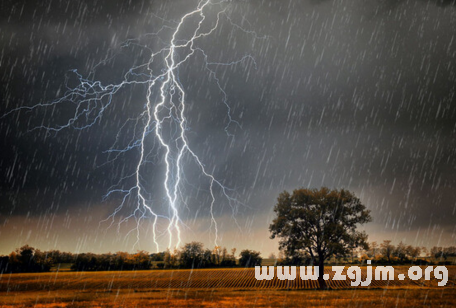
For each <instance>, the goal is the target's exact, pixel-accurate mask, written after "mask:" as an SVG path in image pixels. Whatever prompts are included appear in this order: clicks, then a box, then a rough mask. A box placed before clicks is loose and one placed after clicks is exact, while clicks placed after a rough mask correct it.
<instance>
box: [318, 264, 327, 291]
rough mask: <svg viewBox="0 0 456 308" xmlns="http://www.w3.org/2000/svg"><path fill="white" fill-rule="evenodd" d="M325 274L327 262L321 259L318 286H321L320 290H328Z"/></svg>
mask: <svg viewBox="0 0 456 308" xmlns="http://www.w3.org/2000/svg"><path fill="white" fill-rule="evenodd" d="M324 274H325V261H324V259H323V258H319V260H318V284H319V286H320V290H326V289H327V286H326V280H324V279H323V275H324Z"/></svg>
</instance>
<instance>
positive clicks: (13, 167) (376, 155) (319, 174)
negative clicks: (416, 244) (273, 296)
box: [0, 0, 456, 232]
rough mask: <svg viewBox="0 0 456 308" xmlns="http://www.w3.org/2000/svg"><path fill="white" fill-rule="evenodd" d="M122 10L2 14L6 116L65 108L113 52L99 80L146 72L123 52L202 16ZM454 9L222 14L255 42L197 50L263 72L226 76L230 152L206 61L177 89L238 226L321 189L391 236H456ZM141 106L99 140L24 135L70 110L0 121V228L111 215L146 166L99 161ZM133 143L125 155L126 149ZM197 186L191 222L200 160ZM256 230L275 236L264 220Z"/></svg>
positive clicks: (124, 110) (133, 106)
mask: <svg viewBox="0 0 456 308" xmlns="http://www.w3.org/2000/svg"><path fill="white" fill-rule="evenodd" d="M126 3H127V2H125V1H101V2H97V3H93V2H89V1H82V2H80V1H79V2H76V1H44V2H43V1H42V2H39V3H38V4H36V3H35V2H32V1H22V2H20V1H19V2H13V1H10V2H8V1H4V2H2V4H1V5H2V9H1V10H0V66H1V67H2V70H1V72H0V79H1V81H2V85H1V93H0V95H1V96H0V97H1V100H2V105H1V106H0V113H4V112H6V111H8V110H10V109H12V108H14V107H17V106H23V105H27V106H30V105H32V104H34V103H38V102H47V101H51V100H52V99H55V98H56V97H58V96H59V95H61V94H62V93H63V91H64V85H65V76H68V77H69V78H70V83H71V82H72V81H71V76H72V74H71V73H69V70H70V69H78V71H79V72H81V74H83V75H87V74H89V72H90V70H91V69H92V68H93V66H94V65H96V64H97V63H99V62H100V61H102V60H104V59H106V58H110V57H111V56H113V55H114V54H116V53H118V56H116V57H115V58H113V60H111V61H107V62H106V64H102V65H101V66H100V67H99V68H98V70H97V73H96V78H99V79H102V80H103V81H104V82H118V80H119V78H121V76H123V74H124V73H125V70H126V69H128V68H129V67H131V66H132V65H133V64H135V63H136V64H137V63H140V62H141V61H142V62H144V61H145V60H146V59H147V57H148V54H147V53H146V52H144V51H143V52H142V53H141V52H140V50H139V49H134V48H132V49H126V50H121V48H119V46H120V44H121V43H122V42H124V41H125V40H127V39H132V38H136V37H140V36H141V35H143V34H144V33H151V32H155V31H157V30H158V29H159V28H160V27H162V26H163V25H168V26H174V25H175V23H174V21H175V20H177V19H178V18H179V17H180V16H182V14H183V13H185V12H187V11H188V10H190V9H191V8H193V7H194V5H195V4H196V2H192V1H178V2H176V1H172V2H167V1H155V2H151V3H149V2H143V1H132V2H130V3H129V4H128V5H127V4H126ZM454 4H455V1H439V0H435V1H424V0H423V1H405V0H404V1H331V0H324V1H323V0H322V1H317V0H312V1H262V2H248V1H242V2H241V1H239V2H231V4H230V8H229V9H228V10H227V12H228V13H229V16H231V18H232V20H233V22H236V23H238V24H240V25H242V26H243V27H245V28H247V29H251V30H254V31H255V32H256V33H257V38H254V37H252V35H251V34H249V33H245V32H243V31H240V30H239V29H236V28H234V29H233V27H231V25H230V23H229V22H228V20H227V19H224V20H223V23H222V26H221V27H220V29H219V30H217V31H216V33H215V35H213V36H212V37H210V38H208V39H207V40H202V41H201V43H200V47H202V48H204V49H205V50H206V53H207V55H208V57H209V58H210V60H211V61H213V62H219V61H228V62H229V61H233V60H237V59H239V58H241V57H242V56H244V55H246V54H249V55H252V56H253V57H254V58H255V63H253V61H252V60H246V61H245V62H244V63H243V65H238V66H235V67H229V68H227V67H217V68H216V71H217V73H218V76H219V78H220V82H221V84H222V85H223V86H224V89H225V90H226V92H227V93H228V98H229V104H230V107H231V111H232V116H233V119H235V120H236V121H238V122H239V123H240V126H241V127H239V126H237V125H236V124H234V123H232V124H231V125H229V127H228V131H229V132H230V133H232V134H234V138H231V137H228V136H227V134H226V133H225V130H224V129H225V127H226V125H227V120H228V119H227V113H226V112H227V109H226V107H225V106H224V105H223V104H222V103H221V98H222V96H221V93H220V91H219V90H218V88H217V87H216V86H215V84H214V80H213V79H211V78H210V77H208V74H207V71H206V70H205V68H204V65H203V62H202V61H203V57H202V56H201V54H199V55H197V56H195V58H194V59H193V61H192V62H191V63H190V64H189V65H185V66H183V67H182V69H181V70H180V79H181V82H182V84H183V85H184V86H186V89H187V95H188V101H189V102H190V104H189V108H188V109H187V112H188V117H189V118H188V120H189V128H190V129H189V132H188V133H189V141H190V143H191V144H192V145H193V146H194V149H195V152H196V153H198V154H199V155H201V157H202V159H203V161H204V163H205V164H206V165H207V166H208V167H209V168H210V169H211V170H214V174H215V176H216V177H217V178H218V179H221V180H222V181H223V182H224V183H225V184H226V185H227V186H228V187H232V188H233V189H234V191H235V195H236V196H237V198H238V199H239V200H240V201H242V202H243V203H245V204H246V205H247V207H245V208H244V207H242V206H241V207H240V208H239V211H241V212H242V213H244V214H245V215H251V216H252V217H253V216H254V215H257V216H260V217H263V216H261V215H263V214H264V213H269V212H270V210H271V207H272V206H273V205H274V202H275V198H276V197H277V194H278V193H279V192H280V191H282V190H284V189H287V190H292V189H294V188H298V187H301V186H304V187H308V186H309V187H319V186H322V185H326V186H330V187H346V188H348V189H350V190H353V191H355V192H356V193H357V194H359V195H362V199H363V200H365V202H366V204H367V205H368V207H369V208H371V209H372V210H373V216H374V219H375V222H376V223H378V224H379V225H380V226H383V227H384V229H388V230H415V229H417V228H427V227H429V226H430V227H432V226H434V225H436V224H437V225H439V226H441V227H442V228H452V227H454V219H455V207H456V205H455V200H456V192H455V191H456V190H455V189H454V187H456V177H455V174H456V141H455V138H454V136H455V133H456V127H455V122H456V108H455V104H456V97H455V95H456V89H455V84H456V80H455V79H456V73H455V71H456V69H455V62H456V61H455V57H456V54H455V50H456V48H455V47H454V46H455V44H456V39H455V31H454V29H456V10H455V7H454ZM164 19H166V20H168V21H165V20H164ZM168 34H169V32H168ZM263 35H267V36H268V38H267V39H262V38H261V36H263ZM163 36H164V37H166V31H165V32H164V34H163ZM151 42H152V44H153V45H152V47H154V48H160V47H161V46H162V45H161V44H162V43H161V42H160V41H159V40H152V41H151ZM73 78H74V75H73ZM73 82H74V80H73ZM144 97H145V89H144V88H143V87H140V86H137V87H132V88H128V89H126V90H125V91H123V92H120V93H119V95H118V96H117V97H116V98H115V104H114V107H113V109H112V110H110V111H108V112H107V114H106V115H105V116H104V118H103V121H101V122H100V123H98V124H97V125H95V126H94V127H93V128H92V129H90V130H83V131H74V130H65V131H62V132H60V133H58V134H47V133H46V132H44V131H32V132H28V129H31V128H33V127H35V126H37V125H42V123H44V124H50V123H54V124H62V123H64V122H65V119H67V118H68V116H69V115H70V114H71V109H68V108H66V107H64V108H56V109H55V110H47V111H37V112H29V113H27V112H20V113H13V114H11V115H10V116H8V117H5V118H2V119H1V120H0V121H1V122H0V135H1V136H4V138H3V139H2V140H1V143H0V144H1V145H0V146H1V148H2V151H1V153H0V171H1V173H2V175H3V178H2V181H1V183H0V184H1V186H0V187H1V196H0V202H1V204H0V214H1V215H2V216H4V215H5V216H9V215H18V216H24V215H32V216H33V215H35V216H40V215H43V213H48V212H62V213H64V212H66V211H67V210H68V209H72V208H73V207H76V206H79V207H81V206H86V207H88V208H90V207H91V206H100V205H99V202H100V200H101V197H102V195H103V194H105V193H106V191H107V189H108V188H109V187H110V186H111V185H112V184H113V183H116V182H117V181H118V179H119V177H122V176H125V175H126V174H129V173H130V172H131V169H132V168H133V167H134V165H135V163H136V161H137V159H138V156H137V152H135V151H132V152H130V153H128V154H126V155H124V156H122V157H121V158H120V159H119V160H118V161H117V162H115V163H111V164H107V165H103V163H105V162H106V161H107V160H109V156H108V155H107V154H106V153H105V154H103V151H105V150H107V149H109V148H110V146H111V145H112V144H113V143H114V141H115V140H116V135H117V132H118V129H119V127H120V126H121V125H122V124H123V122H124V121H125V120H126V119H128V117H131V116H134V115H137V114H138V113H139V112H141V110H142V108H143V105H144ZM127 131H128V130H126V132H127ZM131 131H132V129H131V128H130V130H129V132H130V135H129V136H125V137H122V138H121V139H122V140H121V143H122V142H123V144H125V142H127V141H128V140H130V139H131ZM128 138H130V139H128ZM111 158H112V156H111ZM149 168H150V169H149V171H150V173H149V174H150V179H149V180H150V181H149V182H150V183H151V187H150V190H151V191H153V190H156V191H158V192H159V193H158V197H155V198H156V199H155V200H158V199H160V193H161V192H160V190H161V188H160V181H159V179H160V175H161V171H162V170H161V169H160V168H161V166H160V163H159V162H156V165H152V166H150V167H149ZM187 172H188V173H187V174H186V180H187V184H186V185H185V188H184V190H183V191H184V192H185V197H184V198H185V201H186V204H187V206H188V209H183V211H184V212H185V215H186V216H188V217H194V216H195V212H196V211H198V215H200V216H201V217H205V216H206V215H207V214H205V213H207V211H206V210H207V206H208V204H209V203H210V196H209V195H208V194H207V193H205V192H206V191H205V190H206V189H207V186H208V183H207V180H205V179H204V177H201V176H200V173H199V172H198V170H197V168H196V166H195V165H194V163H192V162H191V161H190V160H188V170H187ZM217 198H218V199H217V200H218V202H219V205H220V206H219V207H218V208H217V210H216V214H217V215H219V216H220V217H221V216H222V215H229V214H230V213H231V212H232V208H231V207H230V206H229V204H227V202H226V201H224V199H223V198H220V192H217ZM114 201H116V200H114ZM112 204H115V202H113V203H112ZM103 206H107V205H103ZM189 219H190V218H189ZM252 219H253V220H254V218H252ZM257 227H258V228H260V226H257ZM261 227H263V228H266V226H265V225H264V221H263V225H262V226H261ZM252 228H255V227H252ZM448 232H454V230H451V229H450V230H449V231H448Z"/></svg>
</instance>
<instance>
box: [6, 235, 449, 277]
mask: <svg viewBox="0 0 456 308" xmlns="http://www.w3.org/2000/svg"><path fill="white" fill-rule="evenodd" d="M454 257H456V247H455V246H451V247H433V248H432V249H431V250H430V251H429V250H428V249H426V248H425V247H416V246H412V245H405V244H404V243H402V242H400V243H399V244H398V245H393V244H391V241H389V240H385V241H383V243H381V244H378V243H377V242H372V243H370V244H369V248H368V249H367V250H364V249H353V250H351V251H350V252H349V253H347V254H346V255H344V256H335V257H334V258H332V259H331V260H329V262H330V263H331V262H337V263H363V262H365V261H366V260H372V261H373V263H374V264H430V263H439V264H448V265H449V264H451V263H452V262H451V261H450V260H449V258H454ZM269 259H273V261H274V263H275V265H306V264H311V263H312V260H311V258H310V256H309V255H308V254H306V253H298V254H295V255H287V254H286V253H285V252H283V253H282V252H281V253H280V254H279V257H278V258H277V257H276V256H275V255H273V254H272V255H270V256H269ZM63 263H66V264H72V265H71V270H74V271H109V270H111V271H114V270H148V269H162V268H211V267H235V266H240V267H252V266H255V265H261V264H262V258H261V257H260V253H259V252H257V251H253V250H248V249H245V250H242V251H241V253H240V254H239V255H238V256H236V248H233V249H231V251H230V252H228V250H227V249H226V248H224V247H215V248H214V249H213V250H210V249H207V248H204V246H203V244H202V243H199V242H191V243H188V244H185V245H184V246H183V247H182V248H181V249H175V250H174V251H172V252H171V251H169V250H167V251H164V252H160V253H152V254H150V253H148V252H146V251H138V252H136V253H127V252H116V253H104V254H95V253H80V254H73V253H70V252H61V251H59V250H50V251H41V250H39V249H35V248H33V247H31V246H29V245H25V246H23V247H21V248H18V249H16V250H15V251H13V252H11V253H10V254H9V255H8V256H0V274H1V273H21V272H22V273H24V272H48V271H50V270H51V268H53V267H54V268H56V269H58V268H59V266H60V264H63Z"/></svg>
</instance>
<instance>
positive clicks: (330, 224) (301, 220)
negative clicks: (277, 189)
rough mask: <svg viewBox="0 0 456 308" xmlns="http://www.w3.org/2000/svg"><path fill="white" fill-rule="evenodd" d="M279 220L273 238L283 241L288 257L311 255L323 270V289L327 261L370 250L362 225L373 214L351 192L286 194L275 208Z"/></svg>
mask: <svg viewBox="0 0 456 308" xmlns="http://www.w3.org/2000/svg"><path fill="white" fill-rule="evenodd" d="M274 212H276V214H277V217H276V218H275V219H274V220H273V222H272V224H271V225H270V226H269V231H270V232H271V238H276V237H278V238H279V239H280V249H283V250H285V252H286V253H287V254H288V255H295V254H296V253H299V252H308V253H309V254H310V256H311V258H312V260H313V263H314V264H318V266H319V277H318V281H319V284H320V288H322V289H323V288H326V282H325V280H324V279H323V273H324V261H325V260H326V259H328V258H329V257H331V256H333V255H336V256H337V255H338V256H341V255H346V254H347V253H349V252H350V250H351V249H353V248H354V247H363V248H365V249H367V247H368V246H367V242H366V240H367V235H366V233H365V232H360V231H357V227H358V225H362V224H364V223H367V222H369V221H371V216H370V214H369V213H370V211H369V210H367V209H366V207H365V206H364V205H363V204H362V203H361V201H360V200H359V199H358V198H357V197H355V195H354V194H352V193H351V192H349V191H347V190H344V189H341V190H330V189H328V188H326V187H323V188H321V189H304V188H302V189H296V190H294V191H293V194H290V193H288V192H287V191H284V192H283V193H281V194H280V195H279V197H278V198H277V204H276V206H275V207H274Z"/></svg>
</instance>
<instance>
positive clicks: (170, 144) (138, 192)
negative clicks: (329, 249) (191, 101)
mask: <svg viewBox="0 0 456 308" xmlns="http://www.w3.org/2000/svg"><path fill="white" fill-rule="evenodd" d="M222 2H223V1H222ZM222 2H218V3H211V1H209V0H202V1H200V2H199V3H198V6H197V7H196V9H194V10H193V11H191V12H188V13H186V14H185V15H183V16H182V17H181V19H180V20H178V21H175V22H169V21H168V22H169V23H173V24H174V27H172V26H163V27H162V28H161V29H160V30H159V31H157V32H156V33H149V34H147V35H146V36H155V37H158V38H159V39H160V40H162V39H161V37H160V34H161V33H162V32H165V31H166V30H171V31H172V34H171V37H170V39H169V42H168V43H166V44H165V45H166V46H165V47H163V48H162V49H160V50H158V51H156V52H152V51H151V56H150V58H149V60H148V61H147V62H146V63H142V64H140V65H137V66H134V67H132V68H131V69H129V70H128V72H127V73H126V74H125V75H124V76H123V80H122V81H121V82H120V83H118V84H108V85H103V84H102V82H101V81H93V80H91V79H90V78H84V77H83V76H82V75H81V74H79V73H78V71H77V70H72V71H71V72H72V73H73V74H74V75H75V76H76V78H77V80H78V85H77V86H76V87H74V88H71V87H69V86H68V85H67V91H66V92H65V93H64V95H63V96H62V97H61V98H59V99H56V100H54V101H51V102H49V103H39V104H36V105H33V106H22V107H19V108H16V109H13V110H10V111H9V112H8V113H6V114H4V115H3V116H2V117H0V118H3V117H5V116H8V115H9V114H11V113H13V112H16V111H20V110H27V111H32V110H34V109H38V108H54V107H56V106H57V105H60V104H64V103H72V104H74V105H75V106H76V107H75V112H74V114H73V116H72V117H71V118H70V119H68V121H67V122H66V123H65V124H62V125H55V126H48V125H44V124H43V125H40V126H36V127H34V128H32V129H31V130H35V129H45V130H47V131H48V132H54V133H58V132H60V131H61V130H63V129H67V128H73V129H78V130H82V129H88V128H90V127H92V126H93V125H94V124H95V123H97V122H99V121H101V120H102V117H103V115H104V113H105V111H106V110H107V108H109V107H110V105H111V104H112V102H113V97H114V95H115V94H116V93H117V92H118V91H119V90H120V89H122V88H125V87H127V86H132V85H145V86H147V97H146V102H145V106H144V111H143V112H142V113H141V114H140V115H139V116H138V117H136V118H130V119H128V120H127V122H125V123H124V125H122V126H121V127H120V129H119V132H118V134H117V137H116V143H117V140H118V139H119V137H120V135H121V134H122V131H123V129H124V127H125V126H126V125H127V124H128V123H130V122H134V123H135V125H134V127H135V131H136V129H137V127H138V126H141V124H140V123H141V122H142V123H143V126H142V128H141V129H139V133H138V134H136V133H135V134H134V136H133V138H132V140H131V141H130V143H129V144H128V146H126V147H123V148H120V149H117V148H116V147H115V144H116V143H115V144H114V145H113V146H112V147H111V148H110V149H109V150H107V151H105V153H108V154H109V155H111V154H112V155H114V158H113V159H111V160H108V162H106V163H110V162H113V161H114V160H116V159H117V158H118V157H119V156H120V155H122V154H124V153H126V152H127V151H131V150H134V149H137V150H138V151H139V159H138V162H137V164H136V167H135V169H134V171H133V172H132V173H131V174H129V175H127V176H125V177H123V178H121V179H120V180H119V182H118V183H116V184H114V185H113V186H111V187H110V188H109V191H108V193H107V194H106V195H105V196H104V197H103V200H106V199H107V198H108V197H110V196H111V195H114V194H121V195H123V197H122V199H121V200H122V201H121V202H120V204H119V205H118V207H117V208H116V209H115V210H114V212H113V213H112V214H111V215H109V216H108V217H107V218H106V219H105V220H103V221H102V222H106V221H111V224H110V226H112V224H114V222H115V217H116V215H117V214H118V213H119V212H120V211H121V210H122V209H123V208H124V207H125V206H126V204H127V203H128V200H130V199H133V200H134V199H136V201H135V204H136V205H135V207H134V210H133V212H132V213H131V214H130V215H128V216H126V217H124V218H123V219H120V220H119V222H118V232H119V228H120V225H121V224H122V223H124V222H126V221H128V220H129V219H135V220H136V228H135V229H133V230H131V231H130V232H129V233H128V234H127V235H129V234H130V233H131V232H133V231H136V238H137V241H136V243H135V245H136V244H137V243H138V242H139V238H140V225H141V222H142V220H144V219H146V218H148V217H151V218H152V221H153V222H152V233H153V239H152V241H153V243H154V246H155V248H156V250H157V252H158V251H160V247H159V241H158V237H159V236H160V230H158V229H159V228H158V221H159V219H165V220H166V221H168V224H167V227H166V231H162V233H163V234H165V233H166V234H167V236H168V249H172V248H174V247H175V248H177V247H179V246H180V244H181V242H182V237H181V235H182V226H184V223H183V221H182V219H181V217H180V216H179V209H180V205H179V201H180V200H179V191H180V186H181V182H182V172H183V159H184V157H185V156H186V155H187V156H189V157H191V158H193V160H194V161H195V162H196V164H197V166H198V167H199V169H200V171H201V173H202V175H204V176H205V177H206V178H207V179H208V180H209V193H210V196H211V203H210V207H209V214H210V220H211V225H210V227H209V229H210V230H214V244H215V246H218V240H219V230H218V225H217V221H216V219H215V214H214V207H215V202H216V197H215V196H216V195H215V193H214V187H218V188H219V189H220V191H221V192H222V193H223V195H224V196H225V197H226V198H227V200H228V201H229V204H230V206H231V207H232V210H233V215H232V217H233V219H234V220H235V222H236V224H237V221H236V218H235V212H236V204H240V202H239V201H238V200H236V199H235V198H233V197H232V196H231V193H230V192H231V191H230V189H228V188H227V187H225V186H224V185H223V184H222V182H221V181H219V180H217V179H216V178H215V177H214V175H213V173H211V172H209V171H208V170H207V169H206V167H205V165H204V164H203V162H202V161H201V159H200V157H199V156H198V155H197V154H196V153H195V152H194V151H193V150H192V148H191V147H190V145H189V142H188V138H187V136H186V132H187V131H188V127H187V120H186V113H185V112H186V106H187V102H186V92H185V89H184V86H183V85H182V84H181V83H180V80H179V76H178V70H179V68H180V67H181V66H182V65H183V64H184V63H186V62H188V61H189V59H191V57H192V56H194V55H195V54H196V53H199V54H201V55H202V56H203V58H204V63H205V69H206V71H207V72H208V73H209V75H210V76H211V77H213V80H215V82H216V84H217V86H218V88H219V90H220V92H221V93H222V96H223V104H224V105H225V106H226V108H227V115H228V120H229V121H228V124H227V125H226V127H225V132H226V133H227V135H228V136H231V134H230V133H229V127H230V125H232V124H234V125H239V123H238V122H236V121H235V120H233V119H232V117H231V108H230V106H229V104H228V95H227V93H226V92H225V91H224V90H223V88H222V86H221V83H220V80H219V78H218V77H217V75H216V72H215V68H216V67H220V66H233V65H238V64H245V63H247V62H249V63H252V64H253V65H254V66H255V67H256V63H255V60H254V59H253V57H252V56H250V55H245V56H244V57H242V58H241V59H239V60H236V61H232V62H227V63H219V62H210V61H209V60H208V55H207V54H206V53H205V52H204V50H203V49H201V48H199V47H197V46H196V43H197V41H198V40H199V39H202V38H204V37H207V36H209V35H211V34H213V33H214V31H215V30H216V29H217V27H218V26H219V23H220V22H221V18H222V16H224V17H226V19H227V20H228V21H229V23H230V24H231V25H232V26H233V27H234V28H235V29H236V30H239V31H243V32H245V33H246V34H249V35H253V36H254V37H255V39H265V38H266V37H258V36H257V35H256V33H255V32H253V31H251V30H246V29H244V28H242V27H241V26H239V25H237V24H236V23H234V22H233V21H232V19H231V18H230V17H229V16H228V15H227V14H226V8H223V7H222V6H221V3H222ZM211 4H216V5H218V7H220V9H219V11H218V12H217V14H216V19H215V22H214V24H213V25H212V27H209V29H208V30H206V31H202V28H203V24H204V22H205V21H206V15H205V13H206V12H205V10H207V9H208V7H209V6H210V5H211ZM195 18H198V19H197V20H198V23H197V25H196V26H195V29H194V31H192V34H191V37H190V38H189V39H178V36H179V35H180V34H181V32H182V29H183V28H184V27H185V26H186V25H187V23H188V22H189V21H190V20H192V19H195ZM163 21H165V20H163ZM187 30H188V29H187ZM131 45H138V46H140V47H143V48H145V49H146V50H150V48H149V47H147V46H143V45H140V44H139V43H137V42H136V41H135V40H128V41H126V42H125V43H124V44H123V45H122V48H126V47H128V46H131ZM182 53H183V54H184V55H183V56H182ZM114 57H115V55H114V56H112V57H107V58H106V59H105V60H104V61H102V62H100V63H99V64H97V65H96V66H95V67H94V68H93V70H92V73H91V74H89V77H90V76H94V75H95V73H94V72H95V70H96V68H97V67H98V66H99V65H101V64H102V63H107V62H109V61H110V60H111V59H112V58H114ZM160 59H161V60H162V62H163V67H162V68H161V69H160V71H159V73H158V74H155V72H154V69H153V67H154V65H155V64H156V63H157V62H158V63H159V62H160ZM146 72H147V73H146ZM157 89H158V92H159V95H158V98H157V100H155V99H154V93H155V91H157ZM239 126H240V125H239ZM167 127H168V131H167V129H166V128H167ZM171 128H172V129H171ZM169 131H172V132H169ZM137 135H139V136H137ZM153 136H155V139H156V140H157V141H158V145H159V146H160V148H161V149H162V151H164V156H163V161H164V164H165V167H166V171H165V177H164V180H163V187H164V190H165V192H166V204H167V205H168V212H169V215H168V216H166V215H160V214H159V213H158V211H157V206H154V204H151V202H150V200H149V198H148V195H149V192H148V190H147V182H146V181H145V179H144V178H143V177H142V176H141V174H142V172H143V171H142V170H143V168H144V166H145V165H146V164H147V163H148V162H149V160H148V157H149V156H150V155H151V154H150V153H149V152H148V151H147V147H146V143H147V140H148V139H150V138H152V137H153ZM129 180H132V181H133V185H132V186H131V187H130V188H122V186H123V183H124V182H125V181H129ZM174 238H176V239H174Z"/></svg>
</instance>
